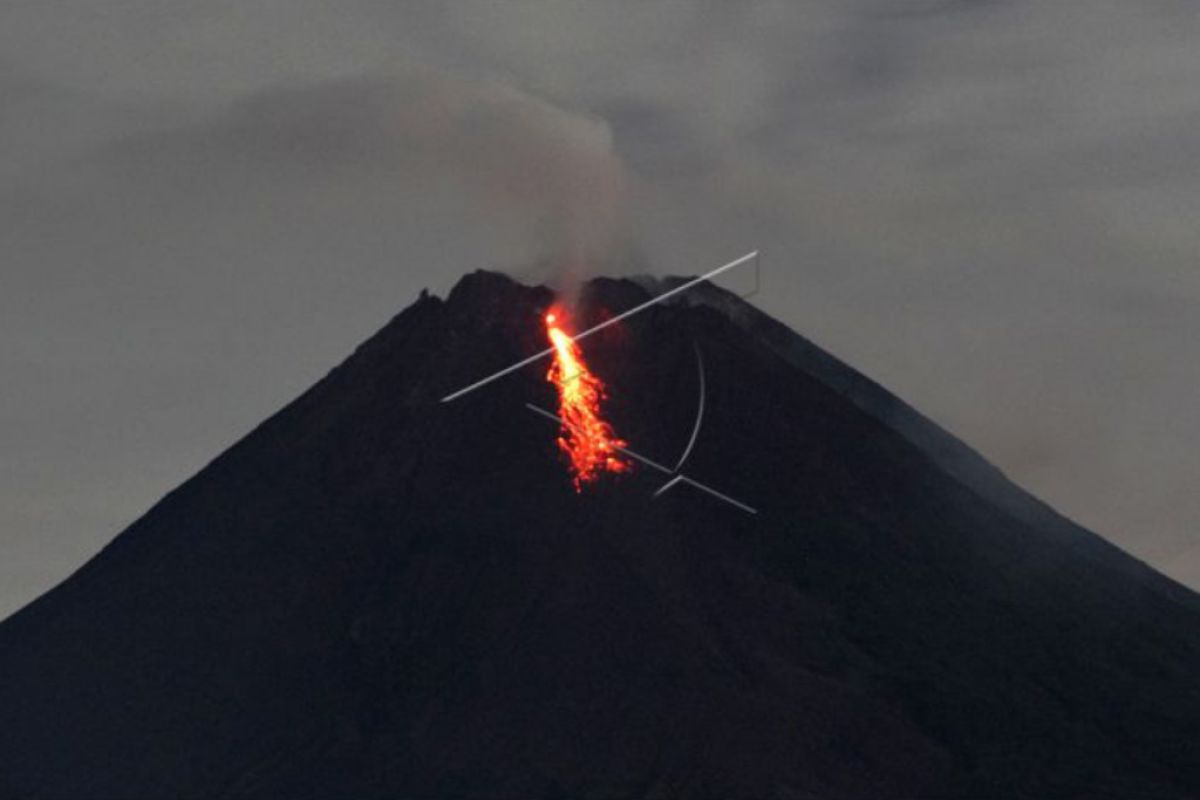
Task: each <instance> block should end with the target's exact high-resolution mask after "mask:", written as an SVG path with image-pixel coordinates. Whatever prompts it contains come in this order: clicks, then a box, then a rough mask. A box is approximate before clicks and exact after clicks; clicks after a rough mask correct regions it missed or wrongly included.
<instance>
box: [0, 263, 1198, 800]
mask: <svg viewBox="0 0 1200 800" xmlns="http://www.w3.org/2000/svg"><path fill="white" fill-rule="evenodd" d="M646 297H647V294H646V291H645V289H644V288H641V287H639V286H638V285H637V284H635V283H633V282H629V281H612V280H597V281H594V282H592V283H591V284H589V285H588V286H587V287H586V291H585V301H584V303H583V306H582V308H581V309H580V312H579V313H580V315H581V324H586V321H587V320H589V319H599V318H600V317H601V316H603V315H605V314H609V313H613V312H614V311H619V310H621V309H624V308H627V307H630V306H632V305H634V304H635V303H637V302H640V301H641V300H644V299H646ZM551 299H552V297H551V294H550V293H549V292H548V291H547V290H545V289H542V288H527V287H523V286H520V285H518V284H516V283H514V282H512V281H510V280H509V279H507V278H505V277H503V276H499V275H495V274H490V273H475V274H472V275H470V276H468V277H466V278H464V279H463V281H462V282H460V284H459V285H458V286H457V287H456V288H455V290H454V291H453V292H452V293H451V295H450V296H449V297H448V298H447V299H446V300H445V301H442V300H440V299H437V298H434V297H428V296H422V298H421V299H419V300H418V301H417V303H416V304H414V305H413V306H411V307H410V308H408V309H407V310H406V311H404V312H403V313H402V314H401V315H399V316H398V317H397V318H396V319H394V320H393V321H392V322H391V323H389V324H388V325H387V326H386V327H385V328H384V329H383V330H381V331H380V332H379V333H378V334H377V335H376V336H374V337H373V338H372V339H370V340H369V341H368V342H366V343H365V344H364V345H363V346H361V347H360V348H359V349H358V350H357V351H356V352H355V353H354V355H353V356H351V358H349V359H348V360H347V361H346V362H345V363H344V364H342V365H341V366H339V367H338V368H337V369H335V370H334V371H333V372H331V373H330V374H329V375H328V376H327V377H326V378H325V379H324V380H322V381H321V382H319V383H318V384H317V385H316V386H314V387H313V388H312V389H310V390H309V391H308V392H306V393H305V394H304V395H303V396H301V397H300V398H299V399H297V400H296V401H295V402H294V403H292V404H291V405H289V406H288V407H287V408H285V409H284V410H282V411H281V412H279V413H278V414H276V415H275V416H273V417H272V418H271V419H269V420H268V421H267V422H265V423H264V424H263V425H261V426H260V427H259V428H258V429H256V430H255V431H253V432H252V433H251V434H250V435H248V436H247V437H246V438H245V439H243V440H242V441H241V442H239V443H238V444H237V445H235V446H234V447H232V448H231V449H230V450H229V451H227V452H226V453H224V454H223V455H221V456H220V457H219V458H218V459H216V460H215V461H214V462H213V463H212V464H210V465H209V466H208V467H206V468H205V469H204V470H202V471H201V472H200V473H199V474H198V475H197V476H196V477H194V478H193V479H191V480H190V481H188V482H186V483H185V484H184V485H182V486H181V487H179V488H178V489H177V490H175V491H174V492H172V493H171V494H169V495H168V496H167V497H166V498H164V499H163V500H162V501H161V502H160V503H159V504H158V505H156V506H155V507H154V508H153V509H152V510H151V511H150V512H149V513H148V514H146V516H145V517H143V518H142V519H140V520H138V521H137V522H136V523H134V524H133V525H132V526H130V528H129V529H128V530H126V531H125V532H124V533H122V534H121V535H120V536H119V537H117V539H116V540H114V542H113V543H112V544H111V545H110V546H109V547H108V548H106V549H105V550H104V551H103V552H102V553H101V554H100V555H99V556H97V558H96V559H94V560H93V561H92V562H90V563H89V564H88V565H86V566H85V567H84V568H83V569H81V570H80V571H79V572H78V573H77V574H76V575H74V576H73V577H72V578H71V579H70V580H68V581H67V582H65V583H64V584H63V585H61V586H60V587H58V588H57V589H55V590H54V591H52V592H50V593H49V594H48V595H46V596H44V597H43V598H41V599H40V600H38V601H37V602H35V603H33V604H32V605H31V606H29V607H28V608H26V609H25V610H23V611H22V612H21V613H19V614H17V615H16V616H15V617H13V618H11V619H10V620H8V621H7V622H5V623H4V624H3V625H0V796H3V797H48V798H88V797H95V798H109V797H123V798H142V797H145V798H159V797H198V798H199V797H203V798H211V797H312V798H330V797H367V798H369V797H380V798H383V797H392V798H395V797H413V798H417V797H421V798H428V797H447V798H449V797H471V798H510V797H572V798H579V797H603V798H610V797H662V798H676V797H755V798H758V797H779V798H789V797H797V798H814V797H820V798H857V797H894V798H903V797H908V798H926V797H972V798H974V797H997V798H999V797H1004V798H1011V797H1031V798H1033V797H1038V798H1047V797H1091V798H1095V797H1114V798H1115V797H1122V798H1128V797H1139V798H1144V797H1162V798H1174V797H1190V796H1196V795H1198V794H1200V755H1198V754H1197V748H1196V744H1195V743H1196V742H1197V741H1200V678H1198V677H1197V676H1198V675H1200V601H1198V600H1197V597H1196V595H1194V594H1192V593H1190V592H1188V591H1186V590H1184V589H1182V588H1181V587H1178V586H1177V585H1175V584H1173V583H1171V582H1170V581H1169V580H1167V579H1165V578H1163V577H1161V576H1159V575H1157V574H1156V573H1154V572H1153V571H1151V570H1149V569H1148V568H1146V567H1145V566H1144V565H1141V564H1140V563H1138V562H1136V561H1135V560H1133V559H1131V558H1129V557H1128V556H1126V555H1124V554H1123V553H1121V552H1120V551H1119V550H1117V549H1116V548H1113V547H1112V546H1111V545H1108V544H1107V543H1105V542H1104V541H1103V540H1101V539H1099V538H1098V537H1095V536H1094V535H1092V534H1090V533H1088V532H1086V531H1083V530H1081V529H1079V528H1077V527H1075V526H1073V525H1071V524H1070V523H1069V522H1067V521H1065V520H1063V519H1061V518H1059V517H1057V516H1056V515H1054V514H1053V512H1051V511H1049V510H1048V509H1046V508H1045V507H1044V506H1041V505H1040V504H1038V503H1036V501H1034V500H1032V498H1029V497H1028V496H1027V495H1025V494H1024V493H1023V492H1021V491H1020V490H1019V489H1017V488H1016V487H1014V486H1012V485H1011V484H1009V483H1008V482H1007V481H1005V480H1004V478H1003V476H1001V475H1000V474H999V473H998V472H996V471H994V470H993V469H992V468H990V467H988V466H987V465H986V463H985V462H983V461H982V459H979V457H978V456H976V455H974V454H973V453H971V452H970V451H969V450H967V449H966V448H965V447H963V446H962V445H961V444H960V443H958V442H957V441H955V440H954V439H953V438H952V437H949V436H948V435H947V434H945V433H944V432H942V431H940V430H938V429H937V428H936V427H935V426H933V425H932V424H931V423H929V422H928V421H926V420H923V419H922V418H921V417H919V415H917V414H916V413H915V412H913V411H911V409H908V408H907V407H906V406H903V404H901V403H899V401H896V400H895V399H894V398H892V397H891V396H890V395H888V394H887V393H886V392H884V391H883V390H882V389H880V388H879V387H877V386H875V385H874V384H871V383H870V382H869V381H867V380H866V379H864V378H862V377H861V376H859V375H858V374H857V373H854V372H853V371H852V370H850V369H849V368H847V367H845V366H844V365H842V364H840V363H839V362H837V361H836V360H834V359H832V358H831V357H829V356H828V355H826V354H824V353H821V352H820V351H819V350H817V349H816V348H815V347H813V346H812V345H811V344H808V343H807V342H804V341H803V340H802V339H800V337H797V336H796V335H795V334H792V333H791V332H790V331H787V329H786V328H783V327H782V326H780V325H779V324H778V323H775V322H774V321H772V320H769V319H767V318H765V317H763V316H762V315H761V314H759V313H758V312H756V311H754V310H753V309H751V308H749V307H748V306H746V305H745V304H743V303H741V302H740V301H738V300H736V298H732V297H731V296H729V295H725V294H723V293H721V292H720V291H718V290H715V289H705V290H704V291H703V292H702V293H700V294H698V295H695V296H688V299H687V300H686V301H683V302H680V303H677V304H672V305H668V306H662V307H656V308H654V309H652V310H650V311H647V312H646V313H645V314H642V315H639V316H638V317H636V318H633V319H631V320H629V321H628V323H623V324H621V325H617V326H613V327H612V328H609V329H607V330H606V331H605V332H603V333H602V334H598V335H597V336H595V337H593V338H591V339H588V340H587V342H586V348H585V349H586V351H587V353H588V357H589V360H590V361H591V363H592V365H593V367H594V368H595V369H596V370H597V371H598V372H599V373H600V374H601V375H602V376H603V377H604V378H605V380H606V381H607V382H608V383H609V386H610V388H611V390H612V398H611V401H610V405H609V408H610V409H611V413H612V417H613V420H614V422H615V424H616V426H617V430H618V431H619V432H620V433H621V434H622V435H623V436H624V437H625V438H626V439H628V440H629V442H630V443H631V446H632V447H633V448H634V449H636V450H638V451H639V452H642V453H645V454H646V455H649V456H651V457H652V458H655V459H656V460H658V461H661V462H665V463H672V462H673V461H674V459H675V458H676V457H677V456H678V453H679V452H680V451H681V450H682V449H683V446H684V443H685V442H686V441H687V438H688V435H689V433H690V429H691V424H692V419H693V414H694V411H693V409H694V407H695V403H696V389H697V376H696V369H695V364H694V356H693V347H694V346H695V345H696V344H698V345H699V347H700V348H701V350H702V352H703V353H704V359H705V364H706V366H707V373H706V374H707V386H708V394H707V404H706V412H705V420H706V422H705V427H704V429H703V431H702V433H701V436H700V438H699V443H698V445H697V447H696V450H695V452H694V454H693V456H692V458H691V459H690V460H689V462H688V466H687V468H686V469H685V471H686V472H687V473H688V474H689V475H692V476H694V477H695V478H697V479H699V480H703V481H705V482H707V483H710V484H712V485H713V486H715V487H716V488H718V489H720V490H722V491H727V492H729V493H730V494H732V495H733V496H735V497H738V498H739V499H742V500H744V501H746V502H748V503H750V504H751V505H753V506H755V507H756V508H757V509H758V510H759V513H758V514H757V515H754V516H751V515H748V514H744V513H742V512H740V511H738V510H737V509H734V508H731V507H729V506H727V505H724V504H722V503H720V502H719V501H716V500H714V499H713V498H711V497H708V496H706V495H704V494H702V493H699V492H696V491H695V490H692V489H689V488H687V487H682V486H681V487H676V488H674V489H672V490H670V491H669V492H667V493H666V494H664V495H663V496H662V497H660V498H658V499H653V498H652V493H653V491H654V490H655V489H656V488H657V487H658V486H659V485H661V483H662V481H661V480H659V479H658V476H657V475H654V474H653V473H651V472H650V471H649V470H646V469H639V470H636V471H635V472H634V473H633V474H631V475H628V476H621V477H618V478H615V479H613V480H609V481H606V482H605V483H604V484H603V485H601V486H599V487H597V489H596V490H595V491H592V492H587V493H584V494H582V495H579V494H576V493H575V492H574V491H573V489H572V487H571V484H570V480H569V476H568V474H567V472H566V471H565V470H564V468H563V465H562V463H561V462H560V459H559V456H558V453H557V451H556V449H555V446H554V444H553V435H554V432H555V431H554V426H553V425H552V424H550V423H548V422H547V421H546V420H544V419H541V418H539V417H537V416H536V415H534V414H532V413H529V412H528V411H527V410H526V409H525V408H524V403H526V402H534V403H537V404H539V405H541V406H544V407H551V406H552V405H553V396H552V390H551V389H550V387H548V386H547V385H546V383H545V381H544V380H543V376H544V365H534V366H531V367H529V368H527V369H525V370H522V371H520V372H519V373H516V374H514V375H512V376H509V377H508V378H506V379H505V380H503V381H498V382H496V383H494V384H491V385H489V386H488V387H486V388H483V389H480V390H479V391H477V392H475V393H473V394H471V395H469V396H467V397H464V398H462V399H460V400H458V401H455V402H454V403H450V404H442V403H439V402H438V399H439V398H440V397H442V396H443V395H445V394H446V393H447V392H449V391H451V390H454V389H457V388H459V387H460V386H463V385H465V384H467V383H470V382H471V381H473V380H475V379H477V378H479V377H481V376H483V375H485V374H487V373H489V372H491V371H493V370H495V369H498V368H501V367H504V366H506V365H507V364H509V363H511V362H513V361H515V360H517V359H519V358H521V357H523V356H524V355H526V354H528V353H530V352H533V351H534V350H536V349H541V348H542V347H543V346H544V338H543V334H542V331H541V313H542V311H543V310H544V309H545V307H546V306H547V305H548V304H549V303H550V301H551Z"/></svg>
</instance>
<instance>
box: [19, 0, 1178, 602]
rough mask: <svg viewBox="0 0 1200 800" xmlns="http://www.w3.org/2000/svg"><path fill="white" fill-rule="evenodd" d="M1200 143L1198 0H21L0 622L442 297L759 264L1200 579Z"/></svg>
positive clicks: (934, 403) (977, 435)
mask: <svg viewBox="0 0 1200 800" xmlns="http://www.w3.org/2000/svg"><path fill="white" fill-rule="evenodd" d="M1197 164H1200V22H1198V17H1197V11H1196V8H1195V6H1194V5H1193V4H1192V3H1189V2H1183V1H1182V0H1180V1H1177V2H1167V1H1166V0H1157V1H1156V0H1148V2H1143V3H1128V2H1099V1H1094V0H1079V2H1072V3H1046V2H1040V1H1039V0H1008V1H1007V2H1001V1H1000V0H996V1H995V2H987V0H940V1H938V2H934V1H928V2H924V1H922V2H918V1H917V0H911V1H908V2H906V1H905V0H827V1H824V2H805V3H792V2H788V3H746V4H735V3H725V2H715V1H714V2H686V3H684V2H663V3H653V4H649V3H625V2H614V3H589V4H584V3H572V2H554V3H549V2H548V3H528V2H507V3H495V2H489V0H478V1H477V2H457V3H454V4H443V3H429V4H418V3H389V2H382V1H381V0H342V1H341V2H337V3H328V2H323V3H317V2H312V1H311V0H286V2H285V0H259V1H258V2H255V1H254V0H249V1H247V0H243V1H242V2H205V3H201V2H182V1H180V0H174V1H172V0H154V2H151V0H108V1H107V2H105V3H96V2H91V1H90V0H58V1H57V2H43V1H41V0H36V1H34V0H29V1H26V0H10V2H7V3H4V4H3V5H0V242H2V243H3V247H2V249H0V255H2V258H3V262H2V264H0V277H2V279H3V284H2V285H3V291H0V370H2V374H3V384H4V391H3V392H0V436H2V437H3V439H2V443H3V453H4V458H3V461H2V462H0V616H4V615H6V614H7V613H10V612H11V611H13V610H15V609H16V608H17V607H19V606H20V605H22V604H24V603H25V602H28V601H29V600H30V599H32V598H33V597H34V596H36V595H37V594H40V593H41V592H43V591H45V590H46V589H48V588H50V587H51V586H52V585H53V584H55V583H56V582H58V581H59V580H61V579H62V578H63V577H65V576H66V575H67V574H69V573H70V572H71V571H72V570H73V569H75V568H76V567H78V566H79V565H80V564H82V563H83V561H84V560H86V559H87V558H88V557H89V556H91V555H92V554H93V553H95V552H96V551H97V550H98V549H99V548H100V547H101V546H103V545H104V544H105V543H106V542H107V541H109V540H110V539H111V538H112V537H113V536H114V535H115V534H117V533H118V532H119V531H120V530H121V529H122V528H123V527H124V526H125V525H127V524H128V523H129V522H131V521H132V520H133V519H135V518H136V517H137V516H139V515H140V514H141V513H143V512H144V511H145V510H146V509H147V508H149V507H150V506H151V505H152V504H153V503H154V502H155V501H157V500H158V499H159V498H160V497H161V496H162V495H163V494H164V493H165V492H167V491H168V490H170V489H171V488H172V487H174V486H176V485H177V484H179V483H180V482H181V481H183V480H185V479H186V478H187V477H189V476H190V475H192V474H194V473H195V472H196V471H197V470H198V469H200V468H201V467H203V466H204V464H205V463H207V461H208V460H210V459H211V458H212V457H213V456H215V455H216V454H217V453H219V452H220V451H221V450H223V449H224V448H226V447H227V446H228V445H230V444H231V443H232V442H234V441H235V440H236V439H237V438H239V437H240V436H241V435H243V434H244V433H246V432H247V431H248V430H250V429H251V428H252V427H253V426H254V425H255V424H257V423H258V422H259V421H261V420H262V419H264V418H265V417H266V416H268V415H269V414H271V413H272V412H274V411H275V410H277V409H278V408H279V407H281V406H282V405H283V404H285V403H286V402H287V401H289V400H290V399H292V398H293V397H294V396H296V395H297V394H298V393H299V392H300V391H302V390H303V389H304V388H305V387H306V386H308V385H310V384H311V383H312V382H313V381H315V380H317V379H318V378H320V377H321V376H322V375H323V374H324V373H325V372H326V371H327V370H328V369H329V368H330V367H332V366H333V365H334V364H336V363H337V362H338V361H340V360H341V359H342V358H344V357H345V356H346V355H347V354H348V353H349V352H350V351H351V350H352V349H353V347H354V345H356V344H357V343H358V342H359V341H361V340H362V339H364V338H366V337H367V336H369V335H370V334H371V333H372V332H373V331H374V330H376V329H377V328H378V327H379V326H380V325H382V324H383V323H384V322H385V321H386V320H387V319H388V318H389V317H390V316H391V315H392V314H394V313H395V312H397V311H398V310H399V309H401V308H402V307H404V306H406V305H408V304H409V303H410V302H412V300H413V299H414V298H415V296H416V294H417V293H418V291H419V290H420V289H421V288H422V287H429V288H431V289H432V290H434V291H436V292H439V293H444V292H445V291H446V290H448V289H449V287H450V286H451V285H453V283H454V282H455V281H456V280H457V278H458V277H459V276H460V275H461V274H462V273H464V272H467V271H470V270H473V269H476V268H514V267H515V269H513V270H512V271H513V272H514V274H517V275H518V277H521V278H523V279H526V280H539V279H543V278H547V277H553V278H554V279H556V280H559V281H564V280H568V279H570V278H572V277H575V278H577V277H579V276H581V275H584V274H586V273H588V272H589V271H591V272H594V271H606V272H612V271H617V272H620V271H628V270H633V271H640V270H643V269H646V268H652V269H653V270H654V271H655V272H658V273H679V274H694V273H697V272H700V271H703V270H704V269H708V268H711V267H713V266H716V265H718V264H720V263H723V262H724V261H726V260H729V259H730V258H733V257H735V256H738V255H740V254H741V253H743V252H745V251H747V250H750V249H753V248H760V247H761V248H762V249H763V250H764V251H765V253H766V258H767V264H768V272H767V274H766V277H767V281H768V287H767V288H768V291H766V292H764V293H763V294H762V295H761V296H759V297H758V298H756V302H757V303H758V304H759V305H760V306H761V307H762V308H763V309H764V310H766V311H767V312H769V313H771V314H773V315H775V316H777V317H779V318H780V319H782V320H783V321H785V322H787V323H788V324H790V325H791V326H793V327H794V328H796V329H797V330H798V331H800V332H801V333H803V334H805V335H806V336H808V337H810V338H811V339H813V340H814V341H816V342H817V343H818V344H820V345H822V346H823V347H825V348H827V349H829V350H830V351H832V352H833V353H834V354H836V355H838V356H840V357H842V358H843V359H845V360H847V361H848V362H850V363H851V364H852V365H854V366H856V367H857V368H859V369H860V370H862V371H864V372H866V373H867V374H868V375H870V376H872V377H873V378H875V379H876V380H878V381H880V382H881V383H883V384H884V385H885V386H887V387H888V388H890V389H891V390H893V391H895V392H896V393H897V394H899V395H900V396H901V397H903V398H905V399H906V400H908V401H909V402H911V403H912V404H914V405H915V406H916V407H917V408H919V409H920V410H922V411H923V412H924V413H926V414H928V415H929V416H931V417H932V418H933V419H934V420H936V421H937V422H939V423H941V424H942V425H944V426H945V427H947V428H948V429H949V430H950V431H952V432H953V433H955V434H957V435H959V436H960V437H962V438H963V439H965V440H966V441H967V442H968V443H969V444H971V445H972V446H974V447H975V448H977V449H979V450H980V451H981V452H982V453H983V454H984V455H985V456H986V457H988V458H989V459H990V460H992V461H993V462H994V463H996V464H997V465H998V466H999V467H1001V468H1002V469H1003V470H1005V471H1006V472H1007V473H1008V474H1009V475H1010V476H1012V477H1013V478H1015V479H1016V480H1017V481H1018V482H1020V483H1021V484H1023V485H1024V486H1026V487H1027V488H1029V489H1031V490H1032V491H1033V492H1035V493H1036V494H1038V495H1039V496H1041V497H1043V498H1044V499H1046V500H1048V501H1049V502H1050V503H1051V504H1052V505H1054V506H1055V507H1057V508H1058V509H1059V510H1061V511H1063V512H1064V513H1066V514H1067V515H1069V516H1071V517H1073V518H1074V519H1076V520H1078V521H1079V522H1081V523H1083V524H1085V525H1087V526H1088V527H1091V528H1093V529H1094V530H1096V531H1098V532H1100V533H1101V534H1103V535H1104V536H1106V537H1108V538H1109V539H1111V540H1112V541H1114V542H1116V543H1118V544H1119V545H1121V546H1122V547H1124V548H1125V549H1127V550H1129V551H1130V552H1131V553H1133V554H1134V555H1136V556H1138V557H1140V558H1143V559H1145V560H1147V561H1149V562H1150V563H1151V564H1153V565H1154V566H1156V567H1157V568H1159V569H1160V570H1162V571H1164V572H1166V573H1167V574H1168V575H1171V576H1173V577H1175V578H1177V579H1179V580H1181V581H1183V582H1185V583H1187V584H1188V585H1190V586H1192V587H1193V588H1195V587H1200V535H1198V532H1200V492H1198V491H1197V490H1196V485H1197V483H1198V479H1200V402H1197V401H1198V399H1200V352H1198V351H1200V266H1198V264H1197V254H1198V253H1200V225H1197V224H1196V219H1197V211H1198V210H1200V169H1197ZM531 264H541V265H543V266H542V267H540V268H529V267H522V266H520V265H531ZM564 270H565V272H564Z"/></svg>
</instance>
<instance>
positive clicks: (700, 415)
mask: <svg viewBox="0 0 1200 800" xmlns="http://www.w3.org/2000/svg"><path fill="white" fill-rule="evenodd" d="M695 347H696V369H697V370H698V371H699V373H700V404H699V406H698V407H697V408H696V424H695V425H694V426H692V438H690V439H688V443H687V447H685V448H683V455H681V456H680V457H679V462H678V463H676V464H675V469H674V470H672V471H673V472H679V469H680V467H682V466H683V462H684V461H687V457H688V456H690V455H691V454H692V448H693V447H695V446H696V438H697V437H698V436H699V435H700V424H701V423H702V422H704V394H705V391H704V358H703V356H701V355H700V345H699V344H696V345H695Z"/></svg>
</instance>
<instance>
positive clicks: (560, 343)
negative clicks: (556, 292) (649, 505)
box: [546, 310, 632, 492]
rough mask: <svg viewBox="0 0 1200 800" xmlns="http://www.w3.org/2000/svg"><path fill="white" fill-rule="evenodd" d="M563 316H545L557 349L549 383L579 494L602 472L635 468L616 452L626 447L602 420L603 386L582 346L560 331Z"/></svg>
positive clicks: (561, 443)
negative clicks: (582, 350)
mask: <svg viewBox="0 0 1200 800" xmlns="http://www.w3.org/2000/svg"><path fill="white" fill-rule="evenodd" d="M561 316H562V314H561V312H556V311H553V310H552V311H550V312H549V313H548V314H546V333H547V334H548V335H549V337H550V342H551V344H553V345H554V363H553V364H552V365H551V366H550V371H549V372H547V373H546V380H548V381H550V383H552V384H554V386H555V388H556V389H558V415H559V417H561V418H562V420H563V422H564V423H566V424H565V425H563V426H562V430H561V431H560V433H559V437H558V446H559V448H560V449H561V450H562V451H563V452H564V453H566V455H567V456H568V457H569V458H570V459H571V470H572V471H573V472H574V483H575V491H577V492H579V491H583V485H584V484H585V483H591V482H592V481H594V480H596V478H597V477H599V476H600V473H601V472H604V471H608V472H626V471H628V470H629V469H630V468H631V466H632V465H631V464H630V463H629V462H628V461H626V460H623V459H622V458H621V457H620V455H619V453H618V452H617V450H616V449H615V448H617V447H624V446H625V444H626V443H625V442H624V441H622V440H621V439H618V438H617V436H616V434H615V433H613V429H612V426H611V425H609V424H608V423H607V422H605V421H604V420H603V419H602V418H601V417H600V402H601V401H602V400H603V399H604V398H605V393H604V383H603V381H601V380H600V379H599V378H597V377H596V376H595V375H593V374H592V373H591V371H590V370H589V369H588V368H587V364H585V363H584V361H583V354H582V353H581V352H580V350H579V345H577V344H575V342H574V341H572V340H571V337H570V336H568V335H567V334H566V333H564V332H563V329H562V328H561V327H559V320H560V318H561Z"/></svg>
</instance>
